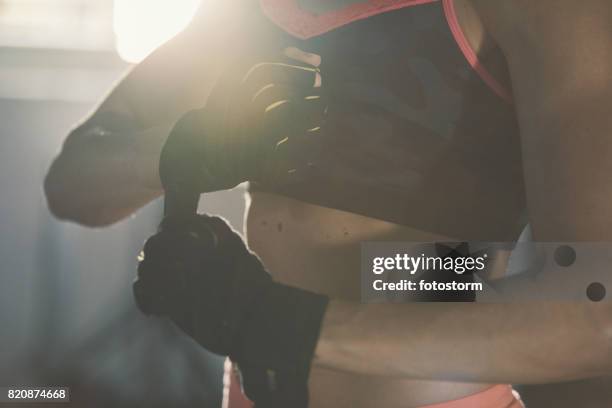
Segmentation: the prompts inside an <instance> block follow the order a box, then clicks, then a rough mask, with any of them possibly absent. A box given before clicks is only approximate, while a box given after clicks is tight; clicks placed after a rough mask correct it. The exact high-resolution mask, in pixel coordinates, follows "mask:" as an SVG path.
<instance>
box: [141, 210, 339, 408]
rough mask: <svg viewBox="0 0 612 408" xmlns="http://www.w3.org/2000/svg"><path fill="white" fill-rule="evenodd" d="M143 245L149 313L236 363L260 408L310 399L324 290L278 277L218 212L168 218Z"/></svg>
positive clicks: (300, 403)
mask: <svg viewBox="0 0 612 408" xmlns="http://www.w3.org/2000/svg"><path fill="white" fill-rule="evenodd" d="M143 252H144V253H143V258H142V260H141V262H140V264H139V269H138V280H137V281H136V282H135V283H134V295H135V297H136V302H137V304H138V306H139V307H140V309H141V310H142V311H143V312H144V313H146V314H152V315H161V316H168V317H170V318H171V319H172V320H173V321H174V322H175V323H176V324H177V325H178V326H179V327H180V328H181V329H182V330H183V331H184V332H186V333H187V334H189V335H190V336H191V337H193V338H194V339H195V340H196V341H198V342H199V343H200V344H201V345H202V346H203V347H205V348H206V349H208V350H210V351H212V352H215V353H218V354H221V355H225V356H229V357H230V358H231V359H232V361H234V362H236V363H238V365H239V367H240V369H241V372H242V377H243V386H244V390H245V393H246V394H247V396H248V397H249V398H251V399H252V400H253V401H254V402H255V403H256V406H257V408H276V407H295V408H300V407H306V406H307V404H308V392H307V381H308V375H309V371H310V364H311V361H312V358H313V354H314V350H315V347H316V344H317V340H318V337H319V330H320V326H321V322H322V319H323V315H324V313H325V310H326V307H327V303H328V298H327V297H326V296H322V295H318V294H315V293H312V292H308V291H305V290H301V289H297V288H292V287H289V286H285V285H281V284H279V283H276V282H274V281H273V280H272V279H271V277H270V275H269V274H268V273H267V271H266V270H265V268H264V267H263V265H262V264H261V262H260V260H259V258H257V256H256V255H254V254H253V253H251V252H250V251H249V250H248V249H247V247H246V246H245V244H244V242H243V241H242V238H241V237H240V236H239V235H238V234H237V233H236V232H234V231H233V230H232V229H231V228H230V227H229V226H228V225H227V224H226V223H225V222H224V221H223V220H222V219H220V218H217V217H208V216H204V215H199V216H193V217H192V218H191V219H189V220H187V222H186V220H185V219H171V218H169V217H168V218H166V219H165V220H164V222H163V223H162V225H161V227H160V232H159V233H158V234H156V235H154V236H153V237H151V238H150V239H149V240H148V241H147V243H146V244H145V248H144V251H143Z"/></svg>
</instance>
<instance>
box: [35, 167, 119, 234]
mask: <svg viewBox="0 0 612 408" xmlns="http://www.w3.org/2000/svg"><path fill="white" fill-rule="evenodd" d="M62 167H63V166H62V158H61V156H60V157H58V158H56V159H55V161H54V162H53V164H52V165H51V167H50V168H49V171H48V172H47V175H46V177H45V180H44V184H43V190H44V195H45V198H46V201H47V208H48V209H49V211H50V212H51V214H52V215H53V216H54V217H55V218H57V219H59V220H61V221H69V222H74V223H76V224H79V225H82V226H85V227H104V226H108V225H110V224H112V220H109V219H106V218H107V217H104V216H103V213H102V212H101V211H97V210H96V209H95V208H92V207H91V206H88V205H84V203H83V197H82V196H83V193H84V192H83V191H82V189H80V188H78V187H77V186H75V185H74V183H73V182H72V181H71V180H70V177H68V176H67V175H66V174H65V173H66V172H65V171H63V170H62Z"/></svg>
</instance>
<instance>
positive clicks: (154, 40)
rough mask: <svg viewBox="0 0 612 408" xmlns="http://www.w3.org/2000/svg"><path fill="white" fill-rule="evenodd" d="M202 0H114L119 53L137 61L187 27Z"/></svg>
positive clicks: (125, 57) (114, 25) (114, 27)
mask: <svg viewBox="0 0 612 408" xmlns="http://www.w3.org/2000/svg"><path fill="white" fill-rule="evenodd" d="M200 2H201V0H114V13H113V29H114V31H115V37H116V48H117V52H118V53H119V55H120V56H121V58H122V59H124V60H125V61H128V62H132V63H137V62H140V61H142V60H143V59H144V58H145V57H146V56H147V55H149V54H150V53H151V52H152V51H153V50H154V49H155V48H157V47H159V46H160V45H161V44H163V43H164V42H166V41H168V40H169V39H170V38H172V37H174V36H175V35H176V34H177V33H179V32H180V31H181V30H182V29H183V28H185V27H186V26H187V25H188V24H189V22H190V21H191V19H192V18H193V15H194V14H195V12H196V10H197V8H198V6H199V4H200Z"/></svg>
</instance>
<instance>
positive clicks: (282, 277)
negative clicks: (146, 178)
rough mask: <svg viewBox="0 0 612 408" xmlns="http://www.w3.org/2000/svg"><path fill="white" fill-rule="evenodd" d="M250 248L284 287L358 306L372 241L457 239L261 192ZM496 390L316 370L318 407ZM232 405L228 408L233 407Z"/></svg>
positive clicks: (407, 402) (398, 403) (399, 403)
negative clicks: (365, 249) (363, 256)
mask: <svg viewBox="0 0 612 408" xmlns="http://www.w3.org/2000/svg"><path fill="white" fill-rule="evenodd" d="M246 231H247V237H248V242H249V245H250V247H251V249H252V250H254V251H255V252H256V253H257V254H258V255H259V256H260V257H261V259H262V260H263V262H264V264H265V265H266V267H267V269H268V270H269V271H270V272H271V273H272V275H273V276H274V278H275V279H276V280H277V281H279V282H282V283H285V284H288V285H292V286H297V287H300V288H303V289H307V290H312V291H315V292H318V293H324V294H326V295H328V296H330V297H332V298H336V299H343V300H354V301H359V296H360V279H359V273H360V243H361V242H362V241H368V240H393V241H420V242H430V241H452V239H451V238H449V237H444V236H440V235H435V234H431V233H427V232H423V231H418V230H415V229H411V228H408V227H405V226H399V225H396V224H392V223H388V222H385V221H381V220H377V219H373V218H368V217H363V216H360V215H357V214H353V213H348V212H343V211H338V210H334V209H330V208H324V207H319V206H314V205H310V204H306V203H304V202H301V201H296V200H293V199H289V198H285V197H281V196H278V195H273V194H268V193H261V192H254V193H252V194H251V198H250V203H249V205H248V213H247V221H246ZM490 386H491V385H490V384H466V383H456V382H444V381H422V380H412V379H400V378H392V377H384V378H383V377H376V376H367V375H352V374H348V373H343V372H338V371H332V370H329V369H324V368H318V367H313V369H312V372H311V376H310V383H309V387H310V395H311V401H310V407H311V408H343V407H347V408H348V407H351V408H366V407H385V408H394V407H398V408H399V407H401V408H409V407H418V406H422V405H427V404H433V403H438V402H443V401H449V400H454V399H459V398H462V397H465V396H467V395H470V394H475V393H478V392H480V391H483V390H485V389H487V388H489V387H490ZM232 406H233V405H232V403H231V401H230V405H229V408H232Z"/></svg>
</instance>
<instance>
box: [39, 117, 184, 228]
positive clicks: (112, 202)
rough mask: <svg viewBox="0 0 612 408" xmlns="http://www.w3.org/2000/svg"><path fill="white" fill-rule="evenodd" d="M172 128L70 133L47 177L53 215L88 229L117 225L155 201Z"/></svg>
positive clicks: (159, 192) (159, 190) (160, 191)
mask: <svg viewBox="0 0 612 408" xmlns="http://www.w3.org/2000/svg"><path fill="white" fill-rule="evenodd" d="M171 126H172V125H171V124H168V125H164V126H158V127H154V128H151V129H148V130H142V131H130V132H118V133H116V134H112V135H107V136H103V135H102V136H95V137H79V135H75V134H71V135H70V136H69V137H68V140H67V142H66V143H65V145H64V147H63V149H62V151H61V153H60V154H59V155H58V157H57V158H56V159H55V160H54V162H53V164H52V165H51V168H50V169H49V172H48V174H47V177H46V179H45V193H46V196H47V200H48V203H49V208H50V209H51V211H52V212H53V213H54V215H56V216H57V217H59V218H61V219H66V220H72V221H75V222H78V223H81V224H84V225H89V226H103V225H108V224H111V223H113V222H116V221H119V220H121V219H123V218H125V217H126V216H128V215H130V214H131V213H133V212H134V211H135V210H136V209H138V208H140V207H142V206H143V205H145V204H147V203H148V202H150V201H151V200H153V199H155V198H156V197H158V196H159V195H160V194H161V193H162V190H161V185H160V181H159V176H158V170H157V166H158V162H159V153H160V151H161V147H162V145H163V143H164V141H165V139H166V138H167V136H168V133H169V131H170V129H171Z"/></svg>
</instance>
